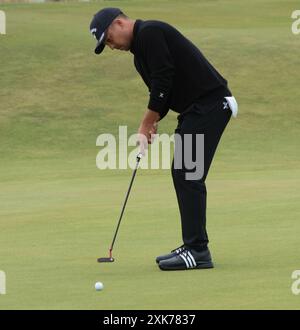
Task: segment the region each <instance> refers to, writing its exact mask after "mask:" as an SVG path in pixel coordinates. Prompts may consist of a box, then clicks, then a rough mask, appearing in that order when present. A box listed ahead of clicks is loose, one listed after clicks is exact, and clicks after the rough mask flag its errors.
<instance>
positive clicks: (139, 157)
mask: <svg viewBox="0 0 300 330" xmlns="http://www.w3.org/2000/svg"><path fill="white" fill-rule="evenodd" d="M142 156H143V155H142V153H139V154H138V155H137V157H136V165H135V169H134V171H133V174H132V178H131V181H130V185H129V188H128V191H127V194H126V197H125V201H124V204H123V208H122V211H121V215H120V218H119V221H118V225H117V229H116V231H115V235H114V238H113V241H112V243H111V246H110V249H109V257H108V258H98V259H97V261H98V262H114V261H115V259H114V258H113V257H112V251H113V248H114V244H115V240H116V237H117V234H118V230H119V227H120V224H121V220H122V217H123V213H124V210H125V206H126V203H127V200H128V197H129V193H130V190H131V186H132V184H133V180H134V177H135V175H136V171H137V169H138V166H139V162H140V160H141V158H142Z"/></svg>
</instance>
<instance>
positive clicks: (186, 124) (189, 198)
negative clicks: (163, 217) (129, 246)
mask: <svg viewBox="0 0 300 330" xmlns="http://www.w3.org/2000/svg"><path fill="white" fill-rule="evenodd" d="M230 116H231V113H230V111H227V110H223V109H222V107H221V106H219V105H217V109H216V110H215V111H213V112H212V113H210V114H209V115H205V116H203V115H200V114H198V113H195V112H191V113H190V114H188V115H186V116H185V118H184V120H183V121H182V123H181V129H180V135H181V138H182V140H183V141H184V136H185V134H192V135H196V134H204V174H203V177H202V178H201V179H198V180H187V178H186V173H188V172H189V171H188V170H186V169H185V168H184V167H183V168H182V169H175V168H174V166H172V177H173V182H174V186H175V189H176V194H177V199H178V204H179V208H180V214H181V225H182V236H183V241H184V244H185V245H186V246H188V247H190V248H193V249H195V250H202V249H204V248H206V245H207V243H208V236H207V232H206V194H207V192H206V186H205V179H206V176H207V174H208V170H209V167H210V165H211V162H212V159H213V156H214V154H215V151H216V148H217V145H218V143H219V140H220V138H221V135H222V133H223V131H224V129H225V127H226V125H227V123H228V121H229V119H230ZM183 141H182V142H183ZM194 141H195V139H194ZM182 145H184V142H183V143H182ZM192 148H193V149H194V148H196V145H195V143H194V145H193V146H192ZM178 152H180V153H181V154H182V155H183V154H184V151H183V150H179V146H177V151H176V146H175V157H176V156H177V153H178ZM194 153H195V149H194V150H193V154H194Z"/></svg>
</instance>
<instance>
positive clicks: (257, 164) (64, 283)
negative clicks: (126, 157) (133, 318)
mask: <svg viewBox="0 0 300 330" xmlns="http://www.w3.org/2000/svg"><path fill="white" fill-rule="evenodd" d="M297 4H298V3H297V1H275V0H273V1H271V0H269V1H268V0H263V1H258V0H255V1H251V2H244V1H238V0H225V1H192V0H189V1H184V2H183V1H174V0H173V1H154V0H152V1H148V0H144V1H125V0H124V1H113V2H108V1H99V2H91V3H47V4H32V5H29V4H3V5H0V10H4V11H5V12H6V14H7V35H5V36H3V35H0V58H1V63H0V99H1V103H0V141H1V144H0V159H1V163H0V184H1V189H0V202H1V208H0V270H3V271H5V272H6V276H7V294H6V295H0V309H299V307H300V296H295V295H293V294H292V292H291V285H292V279H291V274H292V272H293V271H294V270H295V269H299V268H300V265H299V231H300V224H299V221H298V220H299V214H300V207H299V197H300V193H299V183H300V182H299V181H300V180H299V177H300V156H299V118H300V117H299V114H298V99H299V96H300V93H299V88H298V85H299V79H298V75H297V68H298V63H299V60H298V50H299V42H300V36H295V35H293V34H292V33H291V23H292V20H291V18H290V16H291V13H292V11H293V10H295V9H299V8H297ZM111 5H112V6H116V7H117V6H119V7H121V8H122V9H123V10H124V11H125V13H127V14H128V15H129V16H131V17H135V18H136V17H138V18H142V19H161V20H164V21H167V22H169V23H171V24H173V25H175V26H176V27H177V28H178V29H179V30H181V31H182V32H183V33H184V34H185V35H186V36H188V37H189V38H190V39H191V40H192V41H193V42H194V43H195V44H197V45H198V46H199V47H200V48H201V50H202V51H203V52H204V54H205V55H206V56H207V57H208V58H209V60H210V61H211V62H212V63H213V64H214V65H215V66H216V67H217V68H218V70H219V71H220V72H221V73H222V74H224V76H225V77H226V78H227V79H228V80H229V83H230V88H231V90H232V91H233V93H234V95H235V96H236V98H237V99H238V101H239V106H240V114H239V117H238V118H237V119H236V120H231V122H230V123H229V125H228V127H227V129H226V131H225V133H224V136H223V139H222V141H221V143H220V146H219V149H218V153H217V154H216V157H215V160H214V163H213V165H212V168H211V170H210V174H209V176H208V179H207V186H208V211H207V212H208V231H209V235H210V240H211V244H210V247H211V251H212V254H213V258H214V262H215V265H216V267H215V268H214V269H213V270H204V271H187V272H171V273H168V272H161V271H159V269H158V268H157V266H156V264H155V262H154V260H155V257H156V256H157V255H159V254H161V253H165V252H168V251H169V250H170V249H171V248H174V247H176V246H178V245H179V244H180V241H181V232H180V226H179V223H180V221H179V214H178V208H177V203H176V198H175V193H174V190H173V185H172V180H171V176H170V173H169V171H163V170H159V171H158V170H153V171H151V170H140V171H139V173H138V176H137V178H136V182H135V184H134V187H133V190H132V194H131V196H130V199H129V203H128V205H127V209H126V213H125V215H124V218H123V222H122V225H121V230H120V232H119V237H118V241H117V243H116V246H115V258H116V262H115V263H113V264H103V265H100V264H97V263H96V258H97V257H99V256H105V255H106V254H107V250H108V247H109V245H110V242H111V239H112V235H113V231H114V229H115V225H116V221H117V219H118V216H119V212H120V208H121V205H122V202H123V200H124V196H125V192H126V190H127V187H128V183H129V180H130V176H131V171H130V170H128V171H127V170H119V171H118V170H115V171H100V170H98V169H97V168H96V166H95V159H96V155H97V153H98V150H99V148H98V147H96V145H95V143H96V138H97V136H98V135H99V134H101V133H117V132H118V126H119V125H128V132H129V134H131V133H135V132H136V130H137V127H138V125H139V121H140V119H141V117H142V116H143V112H144V109H145V107H146V105H147V101H148V100H147V98H148V92H147V90H146V88H145V86H144V85H143V83H142V81H141V78H140V77H139V76H138V75H137V73H136V72H135V69H134V67H133V63H132V57H131V54H128V53H118V52H117V51H114V52H111V51H110V50H108V49H106V50H105V51H104V54H103V55H102V56H101V58H100V57H97V56H94V55H93V53H92V51H93V47H94V43H95V42H94V39H93V38H91V36H90V35H89V30H88V25H89V21H90V18H91V16H92V14H93V13H94V12H96V11H97V10H98V9H99V8H101V7H104V6H111ZM178 13H180V15H179V14H178ZM175 126H176V114H175V113H170V114H169V115H168V117H166V118H165V119H164V120H163V121H162V122H161V124H160V127H159V131H160V132H161V133H163V132H167V133H172V132H173V129H174V127H175ZM96 281H101V282H103V283H104V286H105V288H104V290H103V291H102V292H96V291H95V289H94V283H95V282H96Z"/></svg>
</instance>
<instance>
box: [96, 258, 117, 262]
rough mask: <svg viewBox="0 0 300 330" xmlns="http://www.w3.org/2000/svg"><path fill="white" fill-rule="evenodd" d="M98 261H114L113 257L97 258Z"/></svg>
mask: <svg viewBox="0 0 300 330" xmlns="http://www.w3.org/2000/svg"><path fill="white" fill-rule="evenodd" d="M97 261H98V262H114V261H115V259H114V258H112V257H111V258H98V259H97Z"/></svg>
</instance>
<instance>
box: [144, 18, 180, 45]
mask: <svg viewBox="0 0 300 330" xmlns="http://www.w3.org/2000/svg"><path fill="white" fill-rule="evenodd" d="M173 29H174V28H173V27H172V26H171V25H170V24H168V23H165V22H162V21H156V20H149V21H143V22H142V23H141V25H140V29H139V33H138V37H139V38H140V39H150V40H151V39H152V38H155V37H158V36H162V35H164V36H167V35H168V33H170V31H172V30H173Z"/></svg>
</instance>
